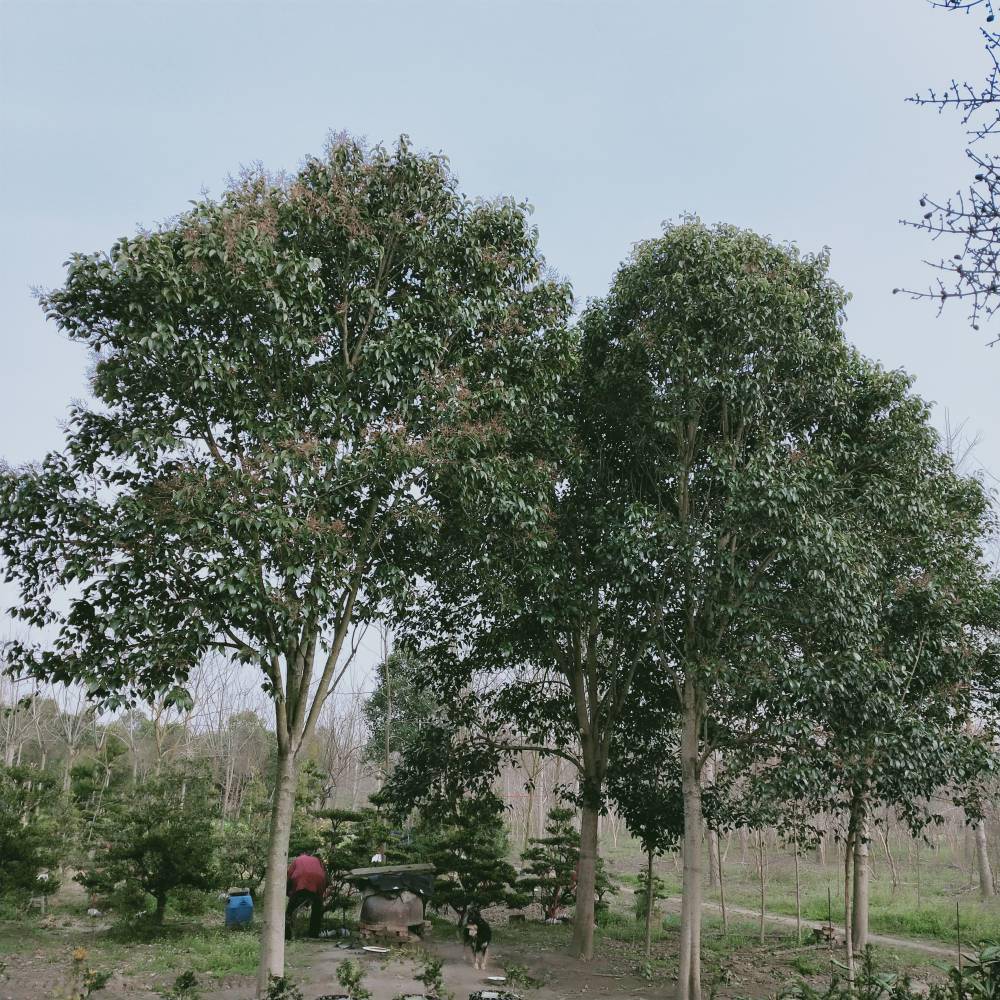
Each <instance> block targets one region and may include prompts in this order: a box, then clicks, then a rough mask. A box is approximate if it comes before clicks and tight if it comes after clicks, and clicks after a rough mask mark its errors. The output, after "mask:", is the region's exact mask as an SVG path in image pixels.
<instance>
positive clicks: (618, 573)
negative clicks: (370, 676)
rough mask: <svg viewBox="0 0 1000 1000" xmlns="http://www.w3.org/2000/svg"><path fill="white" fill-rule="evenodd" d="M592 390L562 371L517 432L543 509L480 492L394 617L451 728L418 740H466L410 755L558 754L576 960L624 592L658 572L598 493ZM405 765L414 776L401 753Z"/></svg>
mask: <svg viewBox="0 0 1000 1000" xmlns="http://www.w3.org/2000/svg"><path fill="white" fill-rule="evenodd" d="M577 374H579V373H577ZM592 385H593V386H594V387H596V388H597V389H600V388H601V386H600V384H599V383H596V382H595V383H593V384H592ZM591 387H592V386H591V384H588V383H586V382H584V381H581V380H580V379H579V378H572V379H570V378H568V379H566V390H565V395H564V398H563V400H562V407H561V409H560V418H561V420H560V422H559V423H558V424H557V425H556V427H555V429H554V430H555V433H553V434H552V435H551V436H550V437H549V438H548V439H541V438H536V439H535V440H532V441H529V442H526V446H525V447H526V449H527V450H528V452H529V453H531V454H533V455H534V456H535V459H536V461H537V463H538V465H539V467H540V468H542V469H545V470H546V472H547V477H548V478H547V480H546V481H545V483H544V484H543V489H542V491H541V492H540V494H539V495H537V496H534V497H531V498H529V500H527V501H525V500H522V501H520V502H521V504H522V505H524V504H527V505H528V506H530V507H532V508H534V507H538V508H539V509H541V510H542V511H544V516H542V517H540V518H538V519H537V520H532V521H527V520H526V519H524V518H523V517H520V516H514V517H512V514H513V515H517V514H518V508H517V507H514V508H510V507H509V505H508V504H506V502H505V501H504V500H503V498H486V497H484V498H482V503H481V504H480V505H479V506H477V507H472V506H471V505H466V507H465V510H464V512H463V515H462V516H461V517H448V518H447V519H446V522H447V525H448V530H447V531H444V532H442V533H441V534H440V535H439V536H437V537H436V538H435V548H434V549H433V550H432V551H431V552H430V553H429V555H428V557H427V565H426V567H425V568H423V569H422V570H421V574H420V575H421V579H422V581H423V586H422V587H421V588H420V589H419V591H418V592H417V593H416V595H415V599H414V601H413V603H412V604H411V605H410V606H408V607H407V608H406V613H405V614H404V616H403V619H402V620H401V622H400V623H399V629H400V633H401V635H402V636H403V637H404V639H405V640H406V641H408V642H410V643H412V644H413V645H414V646H415V647H418V648H419V649H420V655H421V657H422V661H423V663H424V664H425V665H426V671H425V674H424V677H425V684H427V685H428V686H429V687H430V689H431V690H432V691H433V696H434V699H435V700H436V701H437V702H438V704H439V705H440V706H441V711H442V713H443V714H444V716H446V717H447V719H448V720H449V723H448V724H449V729H450V734H441V733H438V732H437V731H436V730H433V729H425V731H424V732H423V734H422V741H423V742H424V743H425V745H426V747H427V748H428V749H429V747H430V746H431V745H433V743H434V742H438V741H439V737H440V736H442V735H443V736H444V737H445V742H450V743H452V744H454V743H464V744H466V746H467V749H466V750H464V751H463V750H461V749H460V748H458V747H454V748H453V749H452V750H451V751H449V753H447V754H446V753H440V752H438V753H437V754H436V755H435V754H434V753H430V752H427V751H420V750H419V748H418V747H416V746H414V747H413V748H412V751H413V753H414V754H416V755H417V756H419V757H421V758H423V759H427V758H429V757H430V758H433V757H434V756H436V757H437V759H438V760H439V761H441V762H442V764H444V763H445V762H446V761H449V760H451V759H454V758H456V757H461V755H462V754H463V753H466V754H470V753H474V754H476V755H477V756H480V759H481V760H482V761H483V762H484V763H485V761H486V759H488V758H489V755H490V753H491V752H492V753H493V758H492V760H493V764H492V765H491V768H489V769H487V770H488V773H493V774H495V773H496V769H497V767H498V766H499V760H500V759H502V758H504V757H506V758H508V759H510V758H512V757H513V756H514V755H516V754H518V753H520V752H522V751H525V750H528V751H532V752H538V753H540V754H543V755H550V756H558V757H560V758H561V759H562V760H565V761H566V762H568V763H569V764H570V765H571V767H572V769H573V770H572V778H571V781H572V783H573V785H574V787H573V789H572V792H573V793H574V794H575V797H576V800H577V802H578V805H579V806H580V845H579V877H578V884H577V891H576V907H575V920H574V933H573V940H572V943H571V950H572V953H573V954H574V955H576V956H577V957H579V958H581V959H583V960H585V961H586V960H589V959H591V958H592V957H593V948H594V914H595V907H596V900H597V879H598V869H599V858H598V836H597V834H598V820H599V817H600V813H601V811H602V809H604V807H605V804H606V790H605V781H606V777H607V771H608V762H609V759H610V755H611V753H612V744H613V740H614V736H615V732H616V729H617V726H618V721H619V719H620V718H621V714H622V712H623V711H624V710H625V707H626V705H627V702H628V698H629V694H630V691H631V687H632V684H633V681H634V678H635V676H636V673H637V671H638V670H639V669H640V668H641V666H642V664H643V661H644V656H645V650H647V648H648V645H649V641H650V639H649V629H648V626H647V625H646V624H645V623H644V622H643V620H642V618H641V616H640V614H639V612H640V611H641V610H642V609H644V608H646V607H648V606H649V604H648V601H647V602H643V601H640V600H639V599H638V596H637V595H639V594H640V593H642V592H643V587H644V586H646V587H647V589H648V586H649V583H648V579H652V578H655V576H656V574H655V573H653V574H650V573H648V565H649V560H648V559H645V558H643V553H645V551H646V546H647V539H648V532H647V530H646V529H647V525H646V523H645V522H644V521H643V520H642V519H641V518H640V517H636V516H635V515H634V512H633V510H632V509H631V508H630V506H629V502H628V501H627V500H623V499H622V498H621V496H620V495H617V496H616V495H612V494H609V493H608V491H607V488H606V487H607V481H606V475H605V470H606V469H607V468H608V467H609V466H610V465H611V464H612V460H611V459H610V457H609V456H608V455H606V453H605V452H606V449H607V446H608V445H607V442H606V441H605V439H604V437H603V427H602V425H601V423H600V421H599V420H597V419H594V417H593V414H595V413H597V412H599V411H600V410H602V409H603V403H599V402H598V401H596V400H595V399H593V398H592V395H591ZM640 570H642V571H645V572H646V576H645V577H644V576H643V575H642V573H640V572H639V571H640ZM470 745H472V746H474V747H476V748H477V749H476V750H470V749H468V747H469V746H470ZM405 773H407V774H408V775H411V776H416V775H417V770H416V769H415V768H414V766H413V763H412V762H410V763H409V764H408V766H407V767H406V769H405ZM423 773H424V774H425V775H428V776H429V775H430V774H431V773H433V764H432V769H431V770H425V771H424V772H423Z"/></svg>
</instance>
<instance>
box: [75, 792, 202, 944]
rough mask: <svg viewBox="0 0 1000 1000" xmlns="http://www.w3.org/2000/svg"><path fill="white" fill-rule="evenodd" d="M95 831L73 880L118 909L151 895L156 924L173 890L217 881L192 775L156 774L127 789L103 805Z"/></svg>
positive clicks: (138, 903)
mask: <svg viewBox="0 0 1000 1000" xmlns="http://www.w3.org/2000/svg"><path fill="white" fill-rule="evenodd" d="M101 837H102V842H101V845H100V847H99V848H98V849H97V851H96V852H95V857H94V860H93V863H92V864H91V866H90V867H89V868H88V869H87V870H86V871H84V872H82V873H81V874H80V875H78V876H77V879H78V881H79V882H80V883H81V884H82V885H84V886H85V887H86V888H87V889H89V890H90V891H91V892H96V893H99V894H101V895H103V896H105V897H107V898H109V899H110V900H111V901H112V903H113V904H114V905H116V906H117V907H119V908H121V909H129V910H136V909H141V908H142V907H143V906H144V905H145V903H144V900H145V898H146V896H147V894H148V895H150V896H152V897H153V899H154V900H155V909H154V911H153V914H152V922H153V923H154V924H155V925H156V926H160V925H162V923H163V917H164V913H165V911H166V906H167V899H168V898H169V896H170V894H171V893H172V892H174V891H175V890H177V889H181V888H185V889H193V890H208V889H212V888H218V886H219V881H220V879H219V872H218V869H217V867H216V857H215V854H216V834H215V829H214V824H213V822H212V813H211V807H210V804H209V800H208V796H207V789H206V787H205V785H204V783H203V782H202V781H200V780H198V779H195V778H190V777H189V778H187V780H186V782H184V783H182V781H181V780H180V778H179V777H176V776H175V777H174V779H173V780H171V779H170V778H162V779H159V780H156V781H151V782H149V783H147V784H145V785H143V786H142V788H140V789H135V790H133V791H132V792H130V793H129V794H128V795H126V796H124V797H122V798H121V799H118V800H117V801H116V802H114V803H113V804H112V806H111V807H110V808H109V809H108V810H107V813H106V816H105V818H104V820H103V821H102V825H101Z"/></svg>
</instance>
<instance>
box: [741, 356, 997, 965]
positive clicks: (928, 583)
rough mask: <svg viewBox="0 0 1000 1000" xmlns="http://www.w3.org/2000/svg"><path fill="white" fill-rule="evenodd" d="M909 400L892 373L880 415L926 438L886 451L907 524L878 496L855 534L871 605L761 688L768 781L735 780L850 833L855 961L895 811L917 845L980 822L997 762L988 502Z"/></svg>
mask: <svg viewBox="0 0 1000 1000" xmlns="http://www.w3.org/2000/svg"><path fill="white" fill-rule="evenodd" d="M874 384H875V383H873V385H874ZM907 384H908V379H906V377H905V376H903V375H902V374H900V373H898V372H888V373H883V374H882V379H881V392H879V393H874V394H872V395H871V396H870V397H869V399H868V400H867V408H868V409H869V410H871V411H874V410H882V411H885V410H890V409H891V410H895V411H896V412H897V414H898V418H899V420H900V421H906V422H908V423H909V424H910V425H911V427H912V429H913V433H910V434H907V435H903V434H899V435H898V446H897V447H896V448H894V449H893V448H888V447H887V448H885V449H884V450H883V452H882V466H881V469H880V470H879V471H880V475H881V477H883V479H884V480H885V481H886V482H889V483H891V484H892V487H891V488H892V489H893V490H894V491H895V492H896V493H897V496H898V500H900V501H902V502H903V503H905V505H906V511H907V520H906V523H905V525H903V524H902V523H901V521H900V519H899V518H898V516H896V517H893V516H888V517H887V515H892V514H894V513H895V512H896V511H897V509H898V505H897V501H896V500H894V499H892V498H889V497H887V495H886V494H885V493H883V496H882V498H881V499H882V502H878V500H879V498H878V497H877V496H876V493H875V492H874V491H868V492H867V494H866V495H867V496H868V497H869V498H870V499H871V500H872V501H873V502H872V503H870V504H867V503H866V504H863V505H860V506H858V508H857V518H858V530H859V531H863V532H864V533H865V534H866V535H867V537H868V538H869V539H870V540H871V551H870V553H869V556H868V558H867V560H866V562H867V567H866V577H867V580H868V588H869V592H868V595H867V599H866V600H864V601H863V602H858V603H857V604H855V605H853V606H845V607H844V609H843V610H844V612H845V613H846V618H845V617H843V616H838V617H837V618H833V617H830V618H824V617H817V618H814V619H813V620H811V621H809V622H808V623H805V622H804V623H803V628H802V630H801V633H800V635H799V636H798V639H797V642H798V645H799V648H800V650H801V655H800V661H799V665H798V668H797V669H796V670H794V671H790V672H775V673H773V674H771V675H770V676H768V677H767V678H766V679H764V678H761V680H762V681H763V683H762V684H761V687H760V699H761V701H760V704H761V715H762V716H763V717H764V718H766V719H767V725H766V732H760V733H759V743H758V745H757V746H756V747H755V748H754V755H755V757H756V759H757V766H756V767H755V765H754V761H752V760H749V759H746V760H744V762H743V766H739V765H737V766H736V767H735V770H736V771H737V772H740V773H742V774H748V773H754V774H755V777H754V780H753V781H751V782H750V783H749V787H748V791H749V796H750V798H751V799H752V800H754V801H761V800H764V801H769V802H771V803H772V805H773V806H775V807H776V808H778V809H779V810H781V811H782V812H783V813H784V816H785V818H786V822H789V823H790V824H793V825H794V824H795V822H796V820H797V821H798V822H801V821H802V817H803V815H808V814H810V813H817V812H824V813H826V814H827V815H833V816H837V817H840V818H841V820H842V829H843V833H844V839H845V842H846V845H847V851H846V853H845V886H846V888H845V899H850V898H851V895H852V893H851V889H850V885H851V881H852V880H851V878H850V874H851V868H852V863H853V900H854V902H853V906H852V907H850V908H848V909H847V911H846V913H845V920H846V924H847V930H848V935H847V936H848V937H849V938H850V940H851V943H852V944H853V949H852V950H853V952H861V951H863V950H864V948H865V946H866V944H867V935H868V864H867V850H868V848H867V843H868V839H869V836H870V830H871V824H872V821H873V817H874V816H875V815H876V812H877V810H879V809H880V808H882V807H889V808H892V809H895V810H896V811H897V812H898V813H899V814H900V815H901V816H902V817H903V818H904V819H905V820H906V821H907V822H908V824H909V825H910V827H911V828H912V829H913V830H914V831H915V832H916V831H918V830H919V829H920V828H922V827H923V826H924V825H925V824H926V823H927V822H929V821H930V820H931V819H932V818H933V811H932V804H931V798H932V796H933V795H935V794H937V793H940V792H942V791H943V792H946V793H948V792H950V793H951V794H953V795H954V796H955V797H956V799H958V800H960V801H961V799H962V798H963V797H965V798H967V799H968V800H970V803H971V805H972V806H973V807H975V806H976V805H977V804H978V803H977V801H976V794H977V790H978V787H979V782H978V781H977V778H978V777H979V776H981V775H983V774H984V772H985V771H987V770H988V769H989V767H990V764H991V760H992V753H991V750H990V746H989V740H988V733H989V732H991V731H992V726H987V732H986V733H982V732H981V731H980V730H981V726H982V725H983V724H985V723H988V722H992V721H993V719H994V718H995V704H994V702H995V694H994V692H995V689H996V670H997V648H996V644H995V635H996V628H997V624H998V622H997V610H998V604H997V588H996V585H995V583H994V582H993V581H991V580H990V577H989V574H988V571H987V567H986V565H985V563H984V560H983V554H982V551H981V546H982V543H983V539H984V537H985V536H986V533H987V531H988V529H989V527H990V522H991V521H992V516H991V512H990V501H989V497H988V495H987V493H986V491H985V489H984V488H983V486H982V484H981V483H980V482H979V481H978V480H976V479H974V478H970V477H962V476H959V475H957V474H956V472H955V470H954V468H953V466H952V462H951V459H950V458H949V457H948V456H947V455H946V454H945V453H944V452H942V450H941V448H940V445H939V442H938V439H937V435H936V434H935V432H934V431H933V430H932V429H931V427H930V423H929V418H928V408H927V407H926V405H925V404H924V403H923V401H922V400H920V399H919V398H918V397H915V396H912V395H908V394H906V386H907ZM859 417H860V418H861V419H865V407H861V406H859V407H858V408H857V410H856V412H855V414H854V417H853V419H858V418H859ZM887 500H888V503H887V502H886V501H887ZM904 529H905V530H904ZM804 678H806V680H807V682H806V683H803V679H804ZM974 723H979V724H980V725H974ZM762 728H764V727H762ZM762 751H763V752H762ZM762 757H763V758H766V760H765V761H764V762H763V763H761V758H762ZM734 763H735V762H734ZM973 811H974V810H973ZM848 961H849V964H850V962H851V951H850V950H849V952H848Z"/></svg>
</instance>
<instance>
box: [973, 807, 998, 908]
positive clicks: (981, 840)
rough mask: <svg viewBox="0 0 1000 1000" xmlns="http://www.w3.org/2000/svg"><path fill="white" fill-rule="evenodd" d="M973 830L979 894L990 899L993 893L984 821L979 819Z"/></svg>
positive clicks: (991, 870)
mask: <svg viewBox="0 0 1000 1000" xmlns="http://www.w3.org/2000/svg"><path fill="white" fill-rule="evenodd" d="M974 830H975V834H976V868H977V870H978V871H979V894H980V896H982V897H983V899H990V898H991V897H992V896H993V894H994V889H993V869H992V868H991V867H990V853H989V849H988V845H987V843H986V823H985V822H984V821H983V820H979V821H978V822H977V823H976V825H975V827H974Z"/></svg>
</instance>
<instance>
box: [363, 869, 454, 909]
mask: <svg viewBox="0 0 1000 1000" xmlns="http://www.w3.org/2000/svg"><path fill="white" fill-rule="evenodd" d="M347 880H348V882H350V883H351V884H352V885H355V886H357V887H358V888H359V889H361V890H362V891H363V892H364V891H367V892H374V893H377V894H378V895H380V896H398V895H399V893H401V892H407V891H408V892H412V893H415V894H416V895H417V896H419V897H420V898H421V899H422V900H423V901H424V902H425V903H426V902H427V901H428V900H429V899H430V898H431V896H433V895H434V866H433V865H397V866H395V867H393V866H392V865H384V866H382V867H379V868H356V869H355V870H354V871H352V872H351V873H350V874H349V875H348V876H347Z"/></svg>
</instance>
